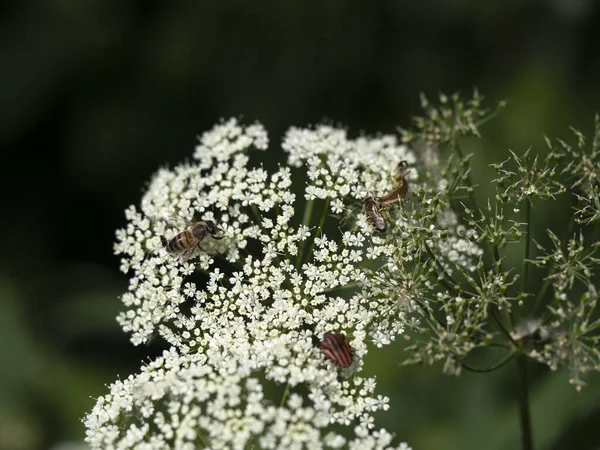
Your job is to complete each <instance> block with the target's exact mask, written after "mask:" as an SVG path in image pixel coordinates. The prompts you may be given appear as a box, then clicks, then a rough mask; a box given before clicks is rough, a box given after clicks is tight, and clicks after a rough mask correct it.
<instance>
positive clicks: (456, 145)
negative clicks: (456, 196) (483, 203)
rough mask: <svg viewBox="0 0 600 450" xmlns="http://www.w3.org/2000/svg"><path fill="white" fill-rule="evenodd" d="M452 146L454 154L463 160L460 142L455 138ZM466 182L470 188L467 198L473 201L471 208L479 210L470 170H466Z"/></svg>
mask: <svg viewBox="0 0 600 450" xmlns="http://www.w3.org/2000/svg"><path fill="white" fill-rule="evenodd" d="M452 147H453V148H454V151H455V152H456V154H457V155H458V157H459V158H460V159H461V160H463V159H464V158H465V157H464V154H463V152H462V150H461V148H460V144H459V143H458V139H455V140H454V141H452ZM467 184H468V185H469V188H470V189H467V193H468V194H469V198H470V199H471V202H472V203H473V208H474V209H475V210H476V211H481V209H479V202H478V201H477V195H475V190H474V188H473V181H472V180H471V172H470V171H469V172H467Z"/></svg>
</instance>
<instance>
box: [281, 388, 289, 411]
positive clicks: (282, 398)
mask: <svg viewBox="0 0 600 450" xmlns="http://www.w3.org/2000/svg"><path fill="white" fill-rule="evenodd" d="M289 393H290V383H288V384H286V385H285V391H283V396H282V397H281V401H280V402H279V407H282V406H283V405H285V401H286V400H287V396H288V394H289Z"/></svg>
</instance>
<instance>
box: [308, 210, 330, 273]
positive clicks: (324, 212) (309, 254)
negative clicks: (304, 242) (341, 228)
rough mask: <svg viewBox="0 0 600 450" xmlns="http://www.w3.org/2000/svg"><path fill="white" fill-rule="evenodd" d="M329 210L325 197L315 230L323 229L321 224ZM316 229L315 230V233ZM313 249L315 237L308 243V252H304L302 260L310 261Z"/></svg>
mask: <svg viewBox="0 0 600 450" xmlns="http://www.w3.org/2000/svg"><path fill="white" fill-rule="evenodd" d="M328 212H329V198H327V200H325V206H324V207H323V212H322V213H321V220H319V226H318V227H317V230H321V231H322V230H323V224H324V223H325V219H326V218H327V213H328ZM316 232H317V231H315V233H316ZM314 249H315V239H314V238H313V240H312V243H311V244H310V248H309V249H308V253H307V254H306V258H304V260H306V261H307V262H308V261H310V258H311V257H312V253H313V250H314Z"/></svg>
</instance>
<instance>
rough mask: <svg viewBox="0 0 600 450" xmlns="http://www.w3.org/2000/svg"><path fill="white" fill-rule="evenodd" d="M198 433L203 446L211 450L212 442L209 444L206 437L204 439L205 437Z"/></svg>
mask: <svg viewBox="0 0 600 450" xmlns="http://www.w3.org/2000/svg"><path fill="white" fill-rule="evenodd" d="M197 433H198V439H200V442H202V445H203V446H204V447H205V448H210V442H208V440H207V439H206V437H204V435H203V434H202V433H200V432H199V431H198V432H197Z"/></svg>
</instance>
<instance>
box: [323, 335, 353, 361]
mask: <svg viewBox="0 0 600 450" xmlns="http://www.w3.org/2000/svg"><path fill="white" fill-rule="evenodd" d="M319 347H320V348H321V351H322V352H323V354H324V355H325V356H326V357H327V358H328V359H329V360H330V361H331V362H332V363H333V364H334V365H335V366H336V367H349V366H350V365H351V364H352V361H354V349H353V348H352V347H350V344H349V343H348V339H346V336H345V335H344V334H343V333H336V334H333V333H325V335H324V336H323V340H322V341H321V342H320V343H319Z"/></svg>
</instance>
